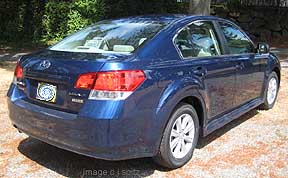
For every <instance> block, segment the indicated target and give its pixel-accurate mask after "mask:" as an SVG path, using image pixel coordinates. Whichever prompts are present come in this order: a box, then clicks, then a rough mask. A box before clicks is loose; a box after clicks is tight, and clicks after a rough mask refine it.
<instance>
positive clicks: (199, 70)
mask: <svg viewBox="0 0 288 178" xmlns="http://www.w3.org/2000/svg"><path fill="white" fill-rule="evenodd" d="M193 73H194V74H195V75H197V76H199V77H204V76H205V75H206V74H207V69H206V68H204V67H195V68H194V69H193Z"/></svg>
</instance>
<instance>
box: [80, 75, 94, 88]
mask: <svg viewBox="0 0 288 178" xmlns="http://www.w3.org/2000/svg"><path fill="white" fill-rule="evenodd" d="M95 79H96V73H87V74H82V75H80V76H79V77H78V79H77V82H76V85H75V88H78V89H88V90H90V89H92V87H93V84H94V82H95Z"/></svg>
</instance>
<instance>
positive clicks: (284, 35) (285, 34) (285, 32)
mask: <svg viewBox="0 0 288 178" xmlns="http://www.w3.org/2000/svg"><path fill="white" fill-rule="evenodd" d="M282 36H283V37H285V38H287V37H288V30H286V29H284V30H282Z"/></svg>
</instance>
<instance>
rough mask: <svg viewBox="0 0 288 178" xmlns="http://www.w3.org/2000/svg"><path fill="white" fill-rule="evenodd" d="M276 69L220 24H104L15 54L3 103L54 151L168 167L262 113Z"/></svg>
mask: <svg viewBox="0 0 288 178" xmlns="http://www.w3.org/2000/svg"><path fill="white" fill-rule="evenodd" d="M280 70H281V69H280V64H279V60H278V59H277V57H276V56H275V55H274V54H273V53H271V52H269V46H268V45H267V44H266V43H258V44H256V45H255V44H254V43H253V42H252V41H251V40H250V38H249V36H248V35H247V34H246V33H245V32H244V31H243V30H241V28H239V27H238V26H237V25H235V24H234V23H232V22H230V21H228V20H225V19H221V18H217V17H212V16H185V15H167V16H138V17H128V18H122V19H114V20H104V21H101V22H98V23H96V24H94V25H91V26H89V27H87V28H85V29H83V30H81V31H79V32H76V33H75V34H72V35H71V36H68V37H67V38H65V39H64V40H62V41H60V42H59V43H57V44H55V45H54V46H51V47H49V48H48V49H45V50H42V51H39V52H36V53H34V54H30V55H26V56H23V57H21V58H20V59H19V61H18V63H17V66H16V69H15V74H14V80H13V82H12V84H11V87H10V89H9V91H8V94H7V95H8V105H9V111H10V118H11V121H12V124H13V126H14V127H15V128H17V129H18V130H19V131H20V132H24V133H26V134H27V135H29V136H31V137H34V138H36V139H39V140H42V141H43V142H47V143H49V144H51V145H54V146H56V147H59V148H63V149H66V150H69V151H72V152H76V153H79V154H83V155H87V156H91V157H94V158H99V159H105V160H124V159H132V158H140V157H153V158H154V160H155V161H156V162H157V163H158V164H160V165H162V166H165V167H168V168H178V167H181V166H183V165H184V164H186V163H187V162H188V161H189V160H190V159H191V157H192V154H193V150H194V148H195V146H196V145H197V142H198V138H199V137H205V136H207V135H208V134H210V133H211V132H213V131H215V130H216V129H219V128H221V127H222V126H224V125H225V124H227V123H229V122H230V121H232V120H234V119H237V118H238V117H239V116H241V115H242V114H244V113H246V112H248V111H249V110H251V109H253V108H256V107H258V108H259V107H260V108H262V109H271V108H272V107H273V105H274V104H275V101H276V98H277V93H278V89H279V84H280Z"/></svg>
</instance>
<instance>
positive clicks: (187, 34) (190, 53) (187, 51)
mask: <svg viewBox="0 0 288 178" xmlns="http://www.w3.org/2000/svg"><path fill="white" fill-rule="evenodd" d="M175 45H176V46H177V48H178V49H179V50H180V52H181V53H182V56H183V57H184V58H190V57H204V56H217V55H220V54H221V51H220V47H219V42H218V39H217V37H216V33H215V30H214V25H213V24H212V22H209V21H200V22H194V23H193V24H191V25H190V26H188V27H187V28H185V29H183V30H182V31H181V32H180V33H179V34H178V36H177V37H176V38H175Z"/></svg>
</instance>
